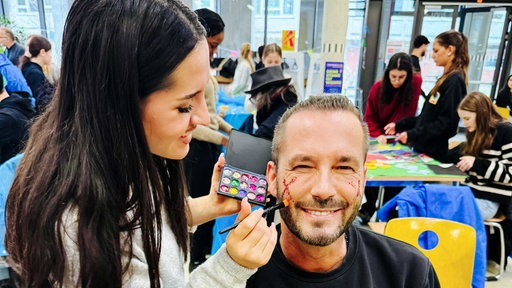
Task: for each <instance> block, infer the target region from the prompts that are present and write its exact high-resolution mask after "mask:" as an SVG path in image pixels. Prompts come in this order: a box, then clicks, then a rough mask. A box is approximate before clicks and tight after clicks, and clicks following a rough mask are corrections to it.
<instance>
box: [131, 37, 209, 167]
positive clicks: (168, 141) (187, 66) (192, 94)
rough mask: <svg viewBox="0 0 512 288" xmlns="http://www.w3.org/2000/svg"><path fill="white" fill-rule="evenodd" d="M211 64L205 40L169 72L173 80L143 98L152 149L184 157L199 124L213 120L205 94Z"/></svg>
mask: <svg viewBox="0 0 512 288" xmlns="http://www.w3.org/2000/svg"><path fill="white" fill-rule="evenodd" d="M209 67H210V66H209V61H208V44H207V42H206V41H205V40H202V41H199V42H198V43H197V45H196V47H195V48H194V49H193V50H192V51H191V52H190V53H189V55H188V56H187V57H186V58H185V60H183V62H181V64H180V65H179V66H178V67H177V68H176V70H175V71H174V72H173V73H172V74H171V75H170V76H169V78H168V83H171V84H170V85H168V86H167V87H165V88H163V89H161V90H158V91H155V92H153V93H151V94H149V96H148V97H146V99H144V100H143V101H142V103H141V109H142V123H143V125H144V132H145V134H146V140H147V143H148V145H149V150H150V151H151V153H153V154H156V155H158V156H161V157H164V158H167V159H183V158H184V157H185V156H186V155H187V153H188V151H189V143H190V141H191V140H192V132H193V131H194V129H195V128H196V126H197V125H199V124H201V125H208V124H209V123H210V116H209V114H208V110H207V108H206V101H205V96H204V88H205V86H206V83H207V82H208V80H209V75H210V73H209Z"/></svg>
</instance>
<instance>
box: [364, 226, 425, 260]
mask: <svg viewBox="0 0 512 288" xmlns="http://www.w3.org/2000/svg"><path fill="white" fill-rule="evenodd" d="M354 229H355V230H356V231H357V232H358V233H359V235H360V237H359V239H358V240H359V242H360V245H359V246H360V247H362V249H366V250H368V249H371V250H376V251H377V250H378V251H379V254H382V255H385V254H388V256H390V257H395V256H397V257H401V258H402V259H404V260H405V259H409V258H414V259H416V258H421V259H424V260H425V261H428V259H427V258H426V256H425V255H424V254H423V253H421V252H420V251H419V250H418V249H417V248H416V247H414V246H412V245H410V244H408V243H405V242H403V241H400V240H397V239H394V238H391V237H388V236H386V235H383V234H380V233H377V232H374V231H371V230H369V229H364V228H354Z"/></svg>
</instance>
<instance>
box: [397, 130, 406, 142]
mask: <svg viewBox="0 0 512 288" xmlns="http://www.w3.org/2000/svg"><path fill="white" fill-rule="evenodd" d="M395 141H398V142H400V143H402V144H407V132H402V133H400V134H398V135H396V138H395Z"/></svg>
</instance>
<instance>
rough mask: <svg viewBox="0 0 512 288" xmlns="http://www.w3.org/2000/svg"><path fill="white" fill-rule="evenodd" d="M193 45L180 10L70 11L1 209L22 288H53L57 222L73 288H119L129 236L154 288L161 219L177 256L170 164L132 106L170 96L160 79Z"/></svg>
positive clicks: (168, 6) (123, 5)
mask: <svg viewBox="0 0 512 288" xmlns="http://www.w3.org/2000/svg"><path fill="white" fill-rule="evenodd" d="M204 35H205V32H204V28H203V27H202V26H201V24H200V23H199V22H198V20H197V17H196V15H195V14H194V13H192V12H191V11H190V10H189V9H188V8H187V7H186V6H184V5H183V4H182V3H181V2H180V1H170V0H167V1H146V0H131V1H117V0H99V1H80V0H79V1H74V3H73V5H72V7H71V9H70V11H69V14H68V17H67V20H66V26H65V29H64V36H63V45H62V46H63V47H62V66H61V77H62V78H61V81H60V83H59V86H58V87H57V91H56V94H55V97H54V101H53V102H52V103H51V104H50V106H49V107H48V109H47V110H46V111H45V112H44V114H43V115H42V116H41V117H40V118H39V119H38V120H37V121H36V122H35V123H34V125H33V126H32V129H31V132H30V136H29V141H28V144H27V148H26V150H25V155H24V157H23V159H22V161H21V163H20V165H19V168H18V174H17V176H16V178H15V180H14V183H13V186H12V189H11V191H10V193H9V197H8V200H7V213H6V215H7V235H6V245H7V250H8V252H9V261H10V263H12V264H13V267H14V268H15V270H16V271H17V272H18V273H19V274H21V278H22V281H23V284H24V285H26V286H28V287H45V286H46V287H54V286H62V285H63V283H62V282H63V279H64V270H65V268H66V267H68V268H70V267H69V266H67V265H69V263H66V259H67V257H66V252H68V253H69V251H67V250H65V249H64V245H63V237H65V236H64V233H65V231H64V229H65V227H63V226H62V225H63V224H64V221H65V219H63V217H65V216H66V215H76V217H77V222H76V227H73V228H75V229H77V231H76V239H77V249H78V251H77V254H78V255H79V259H80V260H79V261H80V263H79V264H80V266H79V269H80V270H79V271H77V272H76V273H77V274H78V275H79V279H78V283H77V284H78V285H80V286H81V287H121V286H122V276H123V273H125V272H126V270H127V268H128V266H127V265H129V263H122V262H121V256H122V254H123V255H125V253H129V254H128V255H129V256H130V257H129V259H131V256H132V255H133V251H132V249H131V248H132V245H131V244H132V234H133V232H134V230H135V229H141V231H142V241H143V249H144V253H145V257H146V260H147V263H148V274H149V277H150V281H151V287H159V286H160V282H159V269H158V263H159V257H160V256H159V255H160V247H161V245H160V244H161V243H160V242H161V227H162V225H164V224H163V223H167V220H166V219H164V216H162V214H164V215H165V217H167V218H168V221H169V223H170V227H171V229H172V231H173V233H174V235H175V237H176V240H177V243H178V246H179V247H180V249H181V250H182V252H183V253H184V254H185V255H186V251H187V249H188V247H187V242H188V228H187V216H188V207H187V206H186V200H185V197H186V188H185V184H184V182H183V179H184V178H183V170H182V167H181V162H180V161H177V160H169V159H164V158H162V157H158V156H154V155H152V154H151V153H150V151H149V148H148V144H147V142H146V138H145V133H144V129H143V125H142V120H141V113H142V112H141V106H140V105H141V102H142V100H143V99H144V98H146V97H147V96H148V95H149V94H150V93H152V92H154V91H157V90H159V89H163V88H165V87H168V86H169V85H172V83H169V82H170V81H169V80H168V79H169V75H172V73H173V72H174V70H175V69H176V68H177V66H178V65H179V64H180V63H181V62H182V61H183V59H185V58H186V56H187V55H188V54H189V53H190V51H191V50H192V49H193V48H194V47H195V46H196V44H197V42H198V41H199V40H201V39H204ZM171 81H172V76H171ZM161 208H163V210H164V211H163V212H162V211H161ZM73 228H72V229H73ZM121 243H122V244H121ZM68 257H69V255H68ZM123 257H125V256H123ZM123 264H126V265H123ZM77 267H78V266H74V267H73V268H74V269H77ZM73 268H70V269H73Z"/></svg>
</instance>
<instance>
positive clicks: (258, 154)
mask: <svg viewBox="0 0 512 288" xmlns="http://www.w3.org/2000/svg"><path fill="white" fill-rule="evenodd" d="M271 147H272V142H270V141H269V140H267V139H263V138H259V137H256V136H253V135H250V134H246V133H243V132H240V131H238V130H232V131H231V133H230V136H229V144H228V149H227V151H226V164H225V165H224V168H223V169H222V174H221V178H220V183H219V189H218V193H219V194H220V195H224V196H227V197H232V198H236V199H240V200H241V199H243V198H244V197H247V199H248V200H249V202H250V203H253V204H257V205H261V206H265V204H266V202H267V186H268V185H267V180H266V178H265V172H266V169H267V163H268V161H270V159H271Z"/></svg>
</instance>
